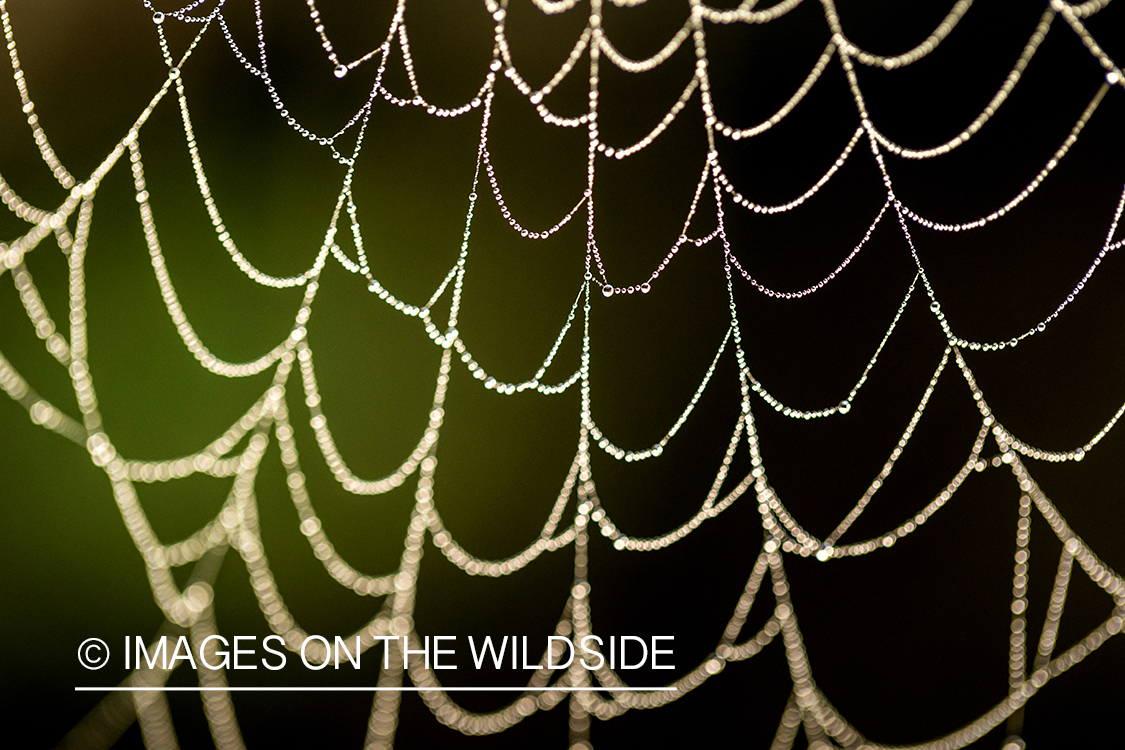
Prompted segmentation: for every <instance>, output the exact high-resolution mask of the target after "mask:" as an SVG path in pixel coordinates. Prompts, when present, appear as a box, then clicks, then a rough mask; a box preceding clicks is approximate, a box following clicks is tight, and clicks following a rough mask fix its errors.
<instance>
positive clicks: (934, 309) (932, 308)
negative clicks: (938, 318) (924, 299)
mask: <svg viewBox="0 0 1125 750" xmlns="http://www.w3.org/2000/svg"><path fill="white" fill-rule="evenodd" d="M939 310H941V305H940V304H938V301H937V300H936V299H935V300H934V301H933V302H931V303H930V312H933V313H936V312H937V311H939Z"/></svg>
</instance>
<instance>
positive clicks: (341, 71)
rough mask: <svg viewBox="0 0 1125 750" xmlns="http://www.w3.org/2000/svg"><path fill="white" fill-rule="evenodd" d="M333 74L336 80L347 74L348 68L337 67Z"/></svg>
mask: <svg viewBox="0 0 1125 750" xmlns="http://www.w3.org/2000/svg"><path fill="white" fill-rule="evenodd" d="M334 72H335V74H336V77H337V78H343V77H344V76H346V75H347V74H348V67H347V66H346V65H337V66H336V70H335V71H334Z"/></svg>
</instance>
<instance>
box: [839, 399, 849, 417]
mask: <svg viewBox="0 0 1125 750" xmlns="http://www.w3.org/2000/svg"><path fill="white" fill-rule="evenodd" d="M851 410H852V402H851V401H841V402H840V405H839V406H837V407H836V411H838V412H840V413H841V414H847V413H848V412H849V411H851Z"/></svg>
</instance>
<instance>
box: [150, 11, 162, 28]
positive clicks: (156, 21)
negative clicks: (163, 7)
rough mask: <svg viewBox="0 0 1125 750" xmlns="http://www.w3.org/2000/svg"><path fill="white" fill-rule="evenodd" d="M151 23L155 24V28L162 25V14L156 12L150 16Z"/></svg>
mask: <svg viewBox="0 0 1125 750" xmlns="http://www.w3.org/2000/svg"><path fill="white" fill-rule="evenodd" d="M152 22H153V23H154V24H156V25H157V26H159V25H160V24H162V23H164V14H163V13H161V12H160V11H157V12H156V13H153V14H152Z"/></svg>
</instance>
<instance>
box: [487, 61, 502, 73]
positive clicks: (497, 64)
mask: <svg viewBox="0 0 1125 750" xmlns="http://www.w3.org/2000/svg"><path fill="white" fill-rule="evenodd" d="M500 65H501V62H500V61H499V60H493V61H492V64H491V65H489V66H488V67H489V68H491V69H492V72H493V73H495V72H496V71H498V70H500Z"/></svg>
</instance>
